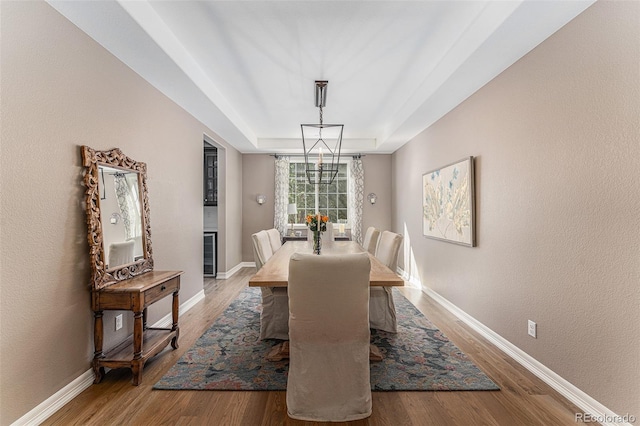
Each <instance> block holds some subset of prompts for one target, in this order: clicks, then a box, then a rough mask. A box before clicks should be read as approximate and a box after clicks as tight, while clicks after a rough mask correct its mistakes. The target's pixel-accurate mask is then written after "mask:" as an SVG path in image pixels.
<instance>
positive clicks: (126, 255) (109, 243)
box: [98, 165, 144, 270]
mask: <svg viewBox="0 0 640 426" xmlns="http://www.w3.org/2000/svg"><path fill="white" fill-rule="evenodd" d="M98 174H99V178H98V192H99V194H100V213H101V214H100V220H101V222H102V243H103V250H104V255H105V259H104V262H105V268H106V269H107V270H111V269H114V268H119V267H121V266H123V265H128V264H130V263H133V262H134V261H136V260H139V259H142V258H144V253H143V250H142V234H143V232H142V216H141V208H140V189H139V178H138V177H139V174H138V173H137V172H134V171H130V170H120V169H116V168H113V167H108V166H104V165H98Z"/></svg>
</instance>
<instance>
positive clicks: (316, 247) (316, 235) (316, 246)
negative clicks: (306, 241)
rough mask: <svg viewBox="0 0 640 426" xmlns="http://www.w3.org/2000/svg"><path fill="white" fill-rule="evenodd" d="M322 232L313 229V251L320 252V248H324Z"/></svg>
mask: <svg viewBox="0 0 640 426" xmlns="http://www.w3.org/2000/svg"><path fill="white" fill-rule="evenodd" d="M321 237H322V232H320V231H313V253H314V254H320V250H321V249H322V238H321Z"/></svg>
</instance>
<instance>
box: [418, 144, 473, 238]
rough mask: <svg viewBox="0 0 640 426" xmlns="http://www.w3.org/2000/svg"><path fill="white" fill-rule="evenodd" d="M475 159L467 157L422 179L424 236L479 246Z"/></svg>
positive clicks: (432, 171) (431, 172)
mask: <svg viewBox="0 0 640 426" xmlns="http://www.w3.org/2000/svg"><path fill="white" fill-rule="evenodd" d="M473 163H474V158H473V157H472V156H470V157H466V158H464V159H462V160H459V161H456V162H455V163H451V164H448V165H446V166H443V167H440V168H438V169H435V170H431V171H429V172H426V173H424V174H423V175H422V234H423V235H424V236H425V237H427V238H433V239H436V240H441V241H446V242H449V243H454V244H460V245H464V246H468V247H475V246H476V238H475V176H474V175H475V173H474V166H473Z"/></svg>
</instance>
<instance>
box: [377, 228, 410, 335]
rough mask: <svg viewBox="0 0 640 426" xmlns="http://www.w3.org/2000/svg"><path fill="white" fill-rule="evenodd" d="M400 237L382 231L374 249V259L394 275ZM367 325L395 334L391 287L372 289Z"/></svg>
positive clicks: (395, 324) (396, 329) (396, 322)
mask: <svg viewBox="0 0 640 426" xmlns="http://www.w3.org/2000/svg"><path fill="white" fill-rule="evenodd" d="M401 244H402V235H399V234H395V233H393V232H389V231H384V232H382V235H381V236H380V242H379V243H378V247H377V248H376V254H375V256H376V258H377V259H378V260H379V261H380V262H381V263H383V264H384V265H385V266H387V267H388V268H389V269H391V270H392V271H393V272H394V273H395V272H396V269H397V268H398V253H399V251H400V245H401ZM369 323H370V325H371V328H374V329H376V330H383V331H388V332H390V333H397V331H398V320H397V318H396V305H395V303H394V301H393V291H392V287H372V288H371V295H370V299H369Z"/></svg>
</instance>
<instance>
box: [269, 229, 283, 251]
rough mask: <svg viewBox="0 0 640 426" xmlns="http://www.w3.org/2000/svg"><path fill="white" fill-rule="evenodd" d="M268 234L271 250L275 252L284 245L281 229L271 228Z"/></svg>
mask: <svg viewBox="0 0 640 426" xmlns="http://www.w3.org/2000/svg"><path fill="white" fill-rule="evenodd" d="M267 234H268V235H269V242H270V243H271V251H273V252H274V253H275V252H276V250H278V249H279V248H280V247H282V237H281V236H280V231H278V230H277V229H276V228H271V229H268V230H267Z"/></svg>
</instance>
